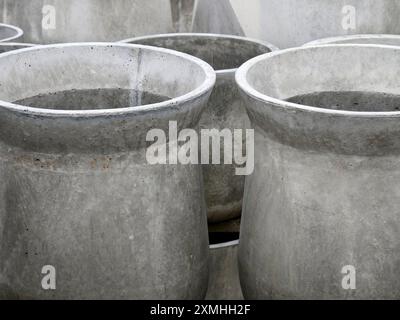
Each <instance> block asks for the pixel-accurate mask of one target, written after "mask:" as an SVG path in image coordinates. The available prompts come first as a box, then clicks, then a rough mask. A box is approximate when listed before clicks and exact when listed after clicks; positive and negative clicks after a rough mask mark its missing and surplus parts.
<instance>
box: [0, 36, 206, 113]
mask: <svg viewBox="0 0 400 320" xmlns="http://www.w3.org/2000/svg"><path fill="white" fill-rule="evenodd" d="M0 68H1V69H2V71H3V72H2V73H1V74H0V85H1V87H2V92H1V96H0V99H1V100H4V101H7V102H13V103H15V104H19V105H23V106H29V107H33V108H43V109H54V110H95V109H116V108H127V107H136V106H143V105H148V104H153V103H158V102H162V101H166V100H169V99H173V98H177V97H180V96H182V95H185V94H188V93H190V92H192V91H193V90H195V89H197V88H199V87H200V86H201V85H202V84H203V83H204V82H205V81H206V76H207V75H206V71H205V70H204V68H202V66H201V65H200V64H199V63H197V62H194V61H193V60H190V59H187V58H184V57H182V56H179V55H174V54H171V53H166V52H165V51H159V50H154V49H152V48H146V49H144V48H140V47H135V46H127V45H106V44H101V45H100V44H97V45H96V44H92V45H90V44H80V45H57V46H43V47H40V48H34V49H32V50H26V51H23V52H17V53H10V54H8V55H6V56H4V57H3V58H2V59H1V60H0Z"/></svg>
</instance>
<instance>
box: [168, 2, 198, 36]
mask: <svg viewBox="0 0 400 320" xmlns="http://www.w3.org/2000/svg"><path fill="white" fill-rule="evenodd" d="M193 8H194V0H171V10H172V21H173V23H174V32H191V31H192V20H193Z"/></svg>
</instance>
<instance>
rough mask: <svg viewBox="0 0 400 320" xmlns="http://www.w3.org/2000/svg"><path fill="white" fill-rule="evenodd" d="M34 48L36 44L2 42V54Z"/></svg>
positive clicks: (0, 46)
mask: <svg viewBox="0 0 400 320" xmlns="http://www.w3.org/2000/svg"><path fill="white" fill-rule="evenodd" d="M34 46H35V45H34V44H28V43H19V42H1V43H0V53H4V52H8V51H13V50H18V49H24V48H30V47H34Z"/></svg>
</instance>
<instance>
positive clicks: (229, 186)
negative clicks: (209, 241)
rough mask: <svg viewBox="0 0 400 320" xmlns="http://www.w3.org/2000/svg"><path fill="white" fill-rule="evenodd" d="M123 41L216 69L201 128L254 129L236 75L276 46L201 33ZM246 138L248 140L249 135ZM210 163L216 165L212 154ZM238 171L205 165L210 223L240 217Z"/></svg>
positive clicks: (230, 167) (240, 195) (220, 166)
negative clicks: (194, 59) (180, 55)
mask: <svg viewBox="0 0 400 320" xmlns="http://www.w3.org/2000/svg"><path fill="white" fill-rule="evenodd" d="M123 42H126V43H139V44H144V45H151V46H156V47H164V48H168V49H174V50H178V51H181V52H185V53H188V54H191V55H193V56H196V57H198V58H201V59H203V60H204V61H206V62H208V63H209V64H211V66H213V67H214V69H215V70H216V74H217V82H216V85H215V88H214V91H213V93H212V95H211V97H210V100H209V102H208V106H207V108H206V110H205V112H204V114H203V116H202V118H201V120H200V128H201V129H218V130H222V129H225V128H228V129H231V130H233V129H243V130H244V129H246V128H249V127H250V123H249V119H248V116H247V114H246V111H245V108H244V106H243V104H242V100H241V99H240V96H239V92H238V90H237V86H236V83H235V79H234V75H235V72H236V69H237V68H238V67H239V66H240V65H241V64H242V63H244V62H245V61H247V60H249V59H251V58H253V57H255V56H258V55H260V54H263V53H266V52H270V51H273V50H275V49H276V48H275V47H274V46H273V45H270V44H267V43H263V42H259V41H255V40H251V39H246V38H241V37H236V36H225V35H217V34H201V33H198V34H194V33H187V34H165V35H155V36H148V37H140V38H134V39H128V40H124V41H123ZM242 136H243V137H244V138H245V136H246V134H245V132H243V134H242ZM243 145H245V142H243ZM220 150H221V151H220V154H221V155H224V144H223V143H221V149H220ZM222 161H223V156H221V162H222ZM209 163H212V153H211V152H210V159H209ZM235 168H236V166H235V165H229V164H206V165H204V166H203V176H204V186H205V194H206V202H207V209H208V210H207V212H208V221H209V222H220V221H225V220H229V219H233V218H236V217H238V216H240V213H241V209H242V197H243V188H244V176H239V175H236V172H235Z"/></svg>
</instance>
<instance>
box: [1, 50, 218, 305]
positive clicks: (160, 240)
mask: <svg viewBox="0 0 400 320" xmlns="http://www.w3.org/2000/svg"><path fill="white" fill-rule="evenodd" d="M0 69H1V70H2V72H1V74H0V85H1V88H2V89H1V99H2V101H0V178H1V181H2V183H1V185H0V195H1V197H0V289H1V291H2V292H8V293H9V295H10V296H12V297H15V296H16V297H18V298H21V299H31V298H34V299H202V298H204V296H205V294H206V290H207V281H208V260H207V256H208V236H207V220H206V211H205V210H206V208H205V203H204V198H203V196H202V194H203V190H202V184H201V168H200V167H199V166H196V165H179V164H178V165H170V166H168V165H162V164H160V165H151V164H149V162H148V158H147V156H146V152H147V150H148V145H149V142H147V134H148V133H149V131H150V130H151V129H158V130H164V131H165V132H168V126H169V121H170V120H174V121H177V123H178V126H179V128H196V127H197V125H198V122H199V119H200V114H201V111H202V109H203V107H204V106H205V105H206V102H207V99H208V97H209V95H210V93H211V91H212V87H213V84H214V82H215V74H214V72H213V70H212V68H211V67H210V66H209V65H207V64H206V63H205V62H203V61H201V60H199V59H196V58H194V57H191V56H189V55H185V54H182V53H179V52H174V51H171V50H165V49H160V48H150V47H143V46H138V45H136V46H134V45H127V44H112V43H80V44H79V43H78V44H60V45H50V46H38V47H35V48H29V49H22V50H18V51H15V52H9V53H4V54H2V56H1V59H0ZM140 101H142V102H141V103H140ZM170 142H171V141H170ZM172 142H173V141H172ZM55 276H56V281H55V278H54V277H55ZM53 285H54V288H53Z"/></svg>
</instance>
